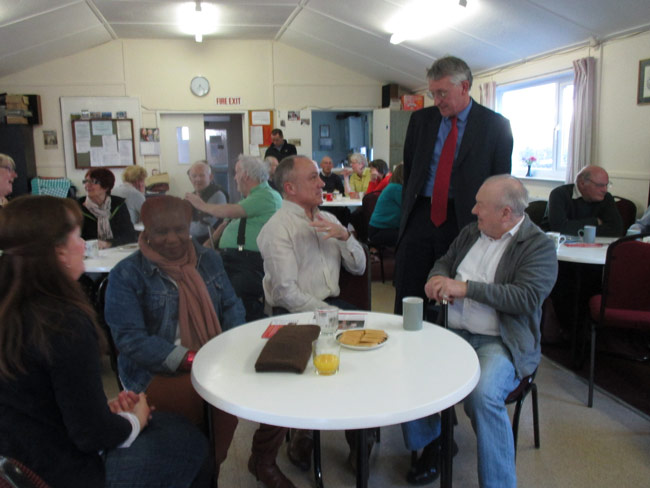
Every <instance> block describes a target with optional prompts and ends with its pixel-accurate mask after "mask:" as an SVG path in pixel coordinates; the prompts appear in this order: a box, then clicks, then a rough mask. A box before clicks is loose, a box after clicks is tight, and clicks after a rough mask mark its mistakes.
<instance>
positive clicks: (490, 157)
mask: <svg viewBox="0 0 650 488" xmlns="http://www.w3.org/2000/svg"><path fill="white" fill-rule="evenodd" d="M441 120H442V116H441V115H440V111H439V110H438V108H437V107H428V108H424V109H422V110H418V111H416V112H413V114H412V115H411V120H410V121H409V126H408V129H407V131H406V139H405V141H404V191H403V196H402V219H401V221H400V231H399V235H400V238H401V237H402V235H403V234H404V231H405V229H406V227H407V223H408V221H409V216H410V213H411V210H413V206H414V205H415V200H416V197H417V196H418V192H419V191H420V190H421V188H422V184H423V182H424V181H425V180H426V178H427V171H428V168H429V165H430V164H431V157H432V156H433V148H434V146H435V144H436V137H437V135H438V129H439V127H440V121H441ZM511 166H512V131H511V130H510V122H509V121H508V119H506V118H505V117H503V116H502V115H499V114H497V113H495V112H493V111H492V110H489V109H487V108H485V107H483V106H482V105H479V104H478V103H477V102H476V101H474V102H473V103H472V108H471V109H470V112H469V116H468V118H467V125H466V126H465V132H464V134H463V139H462V141H461V145H460V149H459V151H458V157H457V158H456V160H455V161H454V166H453V168H452V173H451V186H452V188H453V191H454V207H455V211H456V218H457V221H458V227H459V229H461V228H463V227H464V226H465V225H467V224H468V223H469V222H471V221H473V220H475V218H474V216H473V215H472V214H471V211H472V207H473V206H474V203H475V197H476V193H477V192H478V189H479V188H480V186H481V185H482V184H483V182H484V181H485V179H486V178H488V177H489V176H492V175H497V174H502V173H507V174H510V169H511ZM398 242H399V241H398Z"/></svg>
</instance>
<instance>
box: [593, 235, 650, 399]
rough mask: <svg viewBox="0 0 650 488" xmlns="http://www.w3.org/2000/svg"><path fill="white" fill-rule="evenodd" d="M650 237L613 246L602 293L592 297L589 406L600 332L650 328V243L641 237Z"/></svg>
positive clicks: (636, 237)
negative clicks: (612, 329)
mask: <svg viewBox="0 0 650 488" xmlns="http://www.w3.org/2000/svg"><path fill="white" fill-rule="evenodd" d="M648 236H650V232H646V233H643V234H636V235H632V236H626V237H623V238H621V239H619V240H617V241H615V242H613V243H611V244H610V245H609V247H608V248H607V257H606V260H605V270H604V273H603V286H602V293H601V294H600V295H595V296H593V297H591V299H590V300H589V319H590V322H591V349H590V360H589V395H588V399H587V406H589V407H591V406H592V405H593V395H594V369H595V361H596V331H597V330H598V329H603V328H605V327H615V328H618V329H626V330H637V331H638V330H645V331H647V330H650V243H646V242H643V241H642V240H641V239H642V238H644V237H648ZM633 359H634V358H633Z"/></svg>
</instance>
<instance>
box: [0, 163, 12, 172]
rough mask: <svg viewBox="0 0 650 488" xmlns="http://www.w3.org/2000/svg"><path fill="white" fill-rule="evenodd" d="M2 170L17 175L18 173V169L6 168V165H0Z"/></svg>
mask: <svg viewBox="0 0 650 488" xmlns="http://www.w3.org/2000/svg"><path fill="white" fill-rule="evenodd" d="M0 168H2V169H6V170H7V171H9V172H10V173H15V172H16V168H15V167H14V166H4V165H0Z"/></svg>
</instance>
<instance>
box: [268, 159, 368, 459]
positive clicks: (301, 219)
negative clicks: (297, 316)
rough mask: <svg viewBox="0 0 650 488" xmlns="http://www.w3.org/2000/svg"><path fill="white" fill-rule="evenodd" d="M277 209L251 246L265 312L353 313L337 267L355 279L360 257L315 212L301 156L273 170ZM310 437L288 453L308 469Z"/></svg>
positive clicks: (301, 436) (298, 434)
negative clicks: (259, 261) (260, 265)
mask: <svg viewBox="0 0 650 488" xmlns="http://www.w3.org/2000/svg"><path fill="white" fill-rule="evenodd" d="M275 181H276V183H277V185H278V188H280V190H281V192H282V197H283V200H282V207H281V208H280V210H278V211H277V212H276V213H275V214H274V215H273V217H271V218H270V219H269V221H268V222H267V223H266V224H265V225H264V227H263V228H262V230H261V232H260V233H259V235H258V236H257V246H258V247H259V249H260V252H261V253H262V258H263V259H264V281H263V285H264V296H265V300H266V303H267V304H268V305H269V306H270V307H281V308H284V309H286V310H288V311H289V312H311V311H314V310H317V309H319V308H322V307H325V306H328V305H333V306H337V307H339V308H354V307H352V306H351V305H350V304H348V303H346V302H344V301H342V300H341V299H339V298H338V296H339V292H340V289H339V271H340V268H341V263H343V267H344V268H345V269H346V270H348V271H349V272H350V273H352V274H355V275H361V274H363V272H364V271H365V269H366V255H365V252H364V249H363V247H362V246H361V244H359V242H358V241H357V240H356V239H355V238H354V237H353V236H352V235H351V234H350V232H348V230H347V229H346V228H345V227H343V226H342V225H341V224H340V222H339V221H338V220H337V219H336V217H334V216H333V215H332V214H330V213H328V212H321V211H320V210H319V209H318V206H319V205H320V204H321V203H323V186H324V185H325V183H323V180H321V179H320V176H319V174H318V166H317V165H316V163H314V162H313V161H312V160H311V159H309V158H307V157H305V156H289V157H286V158H284V159H283V160H282V161H281V162H280V165H279V166H278V168H277V169H276V171H275ZM310 434H311V432H307V431H295V432H294V434H293V435H292V437H291V443H290V445H289V449H288V454H289V459H290V460H291V462H292V463H293V464H295V465H296V466H298V467H299V468H301V469H302V470H305V471H306V470H308V469H309V465H310V459H311V452H312V449H313V441H312V439H311V435H310Z"/></svg>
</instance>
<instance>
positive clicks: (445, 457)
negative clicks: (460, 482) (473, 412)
mask: <svg viewBox="0 0 650 488" xmlns="http://www.w3.org/2000/svg"><path fill="white" fill-rule="evenodd" d="M452 409H453V407H449V408H446V409H445V410H443V411H442V420H441V422H442V433H441V435H442V443H441V446H442V449H441V453H440V488H451V484H452V464H453V456H452V450H453V447H452V446H453V444H454V422H453V410H452Z"/></svg>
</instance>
